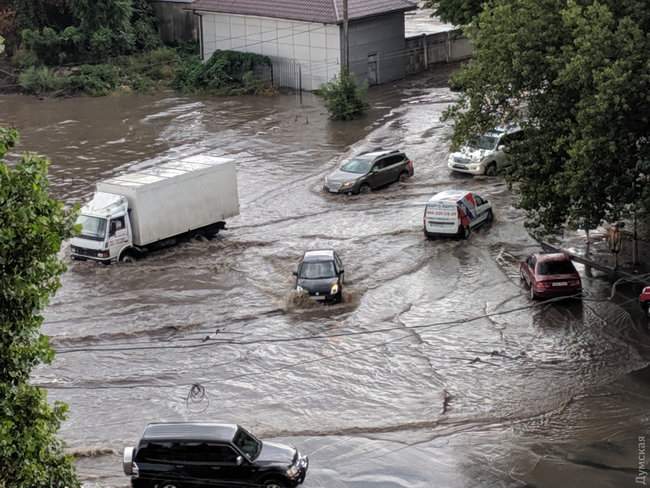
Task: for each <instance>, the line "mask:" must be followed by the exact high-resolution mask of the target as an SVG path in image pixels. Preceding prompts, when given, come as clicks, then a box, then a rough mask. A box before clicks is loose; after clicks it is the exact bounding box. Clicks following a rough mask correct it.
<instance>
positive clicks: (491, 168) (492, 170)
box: [485, 161, 497, 176]
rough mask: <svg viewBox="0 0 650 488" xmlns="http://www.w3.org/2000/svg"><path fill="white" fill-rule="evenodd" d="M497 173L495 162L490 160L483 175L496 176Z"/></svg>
mask: <svg viewBox="0 0 650 488" xmlns="http://www.w3.org/2000/svg"><path fill="white" fill-rule="evenodd" d="M496 175H497V163H495V162H494V161H492V162H491V163H490V164H488V165H487V167H486V168H485V176H496Z"/></svg>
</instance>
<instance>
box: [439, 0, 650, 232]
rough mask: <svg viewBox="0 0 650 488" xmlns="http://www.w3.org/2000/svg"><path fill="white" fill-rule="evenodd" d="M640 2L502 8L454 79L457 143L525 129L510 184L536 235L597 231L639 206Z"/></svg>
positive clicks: (480, 31)
mask: <svg viewBox="0 0 650 488" xmlns="http://www.w3.org/2000/svg"><path fill="white" fill-rule="evenodd" d="M646 7H647V5H645V3H644V2H641V1H638V0H603V1H600V2H598V1H589V0H586V1H582V2H580V3H578V2H575V1H569V2H567V1H566V0H495V1H494V3H493V4H492V5H490V6H489V7H488V8H486V10H485V11H484V12H483V13H482V14H481V15H480V16H479V19H478V21H477V23H476V24H474V25H473V26H471V27H470V28H469V29H468V31H469V33H470V35H471V37H472V39H473V43H474V49H475V51H474V58H473V60H472V62H471V63H470V64H469V65H467V67H465V68H464V69H463V70H461V72H459V74H458V75H457V76H456V77H455V79H454V84H455V85H456V86H457V87H459V88H460V89H461V90H462V91H461V98H460V101H459V102H458V103H457V104H456V105H455V106H454V107H453V108H452V109H451V110H450V111H449V112H448V114H447V115H448V116H449V117H451V118H453V119H454V121H455V132H454V145H458V144H459V143H461V141H463V140H466V139H467V138H468V137H471V136H472V135H476V134H478V133H480V132H482V131H485V130H486V129H488V128H490V127H493V126H495V125H498V124H504V123H518V124H520V125H522V126H524V128H525V130H526V134H527V137H526V140H525V141H523V142H522V143H521V144H517V145H516V146H513V147H512V148H511V151H512V153H513V154H512V157H513V160H514V161H515V163H516V164H515V165H514V166H513V169H512V171H511V173H510V174H509V178H510V181H511V182H512V183H517V184H518V188H519V190H520V196H521V198H520V205H521V206H522V208H524V209H525V210H526V211H527V214H528V220H529V225H530V226H531V227H534V228H538V229H540V230H543V231H545V232H552V231H555V230H558V229H559V228H561V227H562V226H564V225H566V224H569V225H573V226H578V227H583V228H585V229H587V230H588V229H590V228H593V227H595V226H596V225H598V224H599V223H600V222H602V221H603V220H609V221H613V220H616V219H619V218H620V217H621V216H625V215H626V212H628V211H629V208H630V206H631V205H633V204H634V203H635V202H634V199H635V198H636V196H635V193H636V192H635V191H633V190H634V188H635V182H636V181H637V180H638V178H639V177H640V171H639V170H638V163H639V161H645V160H648V151H649V146H648V144H649V141H648V134H650V126H649V115H650V96H648V93H650V62H649V58H648V56H647V53H648V50H649V49H650V35H649V27H650V13H649V12H648V9H647V8H646Z"/></svg>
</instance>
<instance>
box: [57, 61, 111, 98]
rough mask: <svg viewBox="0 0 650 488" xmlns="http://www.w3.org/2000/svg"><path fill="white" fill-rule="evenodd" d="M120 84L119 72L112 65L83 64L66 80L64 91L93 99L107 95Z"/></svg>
mask: <svg viewBox="0 0 650 488" xmlns="http://www.w3.org/2000/svg"><path fill="white" fill-rule="evenodd" d="M119 82H120V70H119V69H118V68H117V67H116V66H113V65H112V64H94V65H91V64H85V65H83V66H80V67H79V72H78V73H76V74H74V75H71V76H69V77H68V78H67V81H66V85H67V86H66V89H67V90H68V91H70V92H83V93H86V94H88V95H91V96H93V97H99V96H104V95H108V94H109V93H110V92H112V91H113V90H115V89H116V88H117V86H118V84H119Z"/></svg>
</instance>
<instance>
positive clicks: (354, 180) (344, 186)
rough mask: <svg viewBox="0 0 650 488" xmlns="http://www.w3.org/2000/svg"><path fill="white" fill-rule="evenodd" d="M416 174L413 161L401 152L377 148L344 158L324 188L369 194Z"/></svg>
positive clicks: (340, 191) (329, 190)
mask: <svg viewBox="0 0 650 488" xmlns="http://www.w3.org/2000/svg"><path fill="white" fill-rule="evenodd" d="M413 174H414V170H413V163H412V162H411V160H410V159H409V158H407V157H406V154H404V153H403V152H402V151H398V150H393V151H385V150H383V149H376V150H373V151H368V152H364V153H361V154H358V155H356V156H354V157H353V158H351V159H348V160H346V161H343V164H342V165H341V167H340V168H339V169H337V170H336V171H334V172H333V173H332V174H330V175H329V176H327V178H325V185H324V187H323V189H324V190H325V191H328V192H330V193H348V194H352V193H354V194H357V193H368V192H369V191H370V190H375V189H377V188H381V187H382V186H386V185H390V184H391V183H395V182H396V181H405V180H406V179H408V178H410V177H411V176H413Z"/></svg>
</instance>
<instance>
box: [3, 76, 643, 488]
mask: <svg viewBox="0 0 650 488" xmlns="http://www.w3.org/2000/svg"><path fill="white" fill-rule="evenodd" d="M447 75H448V73H447V72H439V73H437V74H428V75H425V76H422V77H418V78H413V79H409V80H405V81H402V82H400V83H397V84H393V85H390V86H384V87H379V88H375V89H373V90H371V92H370V96H371V103H372V110H371V111H370V113H369V114H368V116H367V117H365V118H364V119H362V120H360V121H355V122H349V123H334V122H331V121H329V120H328V119H327V114H326V112H325V110H324V108H323V106H322V104H321V102H320V101H319V99H317V98H315V97H312V96H309V95H306V96H305V97H304V99H303V104H302V105H301V104H300V101H299V99H298V98H296V97H295V96H294V95H281V96H278V97H273V98H253V97H251V98H247V97H241V98H196V97H181V96H178V95H176V94H174V93H172V92H169V93H164V94H161V95H158V96H137V95H123V96H114V97H106V98H75V99H46V100H39V99H37V98H29V97H22V96H3V97H0V119H1V121H2V123H3V125H5V124H12V125H15V126H16V127H17V128H19V129H20V131H21V141H22V144H21V146H20V150H32V151H36V152H40V153H44V154H47V155H48V156H49V157H50V158H51V159H52V166H51V178H52V186H53V191H54V193H55V194H56V196H57V197H59V198H61V199H63V200H65V201H66V202H69V203H73V202H81V201H83V200H84V199H86V198H88V197H89V196H90V195H91V194H92V192H93V188H94V184H95V183H96V182H97V181H98V180H100V179H103V178H106V177H109V176H111V175H115V174H119V173H121V172H125V171H129V170H132V169H136V168H139V167H142V166H143V164H151V162H152V161H153V162H156V161H163V160H167V159H173V158H178V157H183V156H187V155H190V154H195V153H201V152H208V153H210V154H214V155H226V156H228V157H232V158H234V159H235V160H236V161H237V166H238V179H239V193H240V199H241V215H240V216H239V217H237V218H234V219H232V220H231V221H230V222H228V226H229V229H228V230H226V231H224V232H223V233H221V234H220V235H219V236H218V238H216V239H213V240H205V239H197V240H192V241H190V242H185V243H182V244H180V245H178V246H175V247H171V248H168V249H165V250H163V251H160V252H156V253H154V254H150V255H148V256H147V257H146V258H144V259H141V260H139V261H137V262H135V263H131V264H124V265H122V264H120V265H112V266H101V265H95V264H93V263H83V262H80V263H77V262H75V263H69V264H70V266H69V270H68V271H67V272H66V274H65V275H64V277H63V287H62V289H61V290H60V291H59V293H58V294H57V295H56V297H55V298H54V299H53V300H52V302H51V304H50V306H49V307H48V308H47V310H46V314H45V315H46V323H45V326H44V328H45V332H46V333H47V334H48V335H50V336H51V338H52V344H53V346H54V347H55V348H56V349H57V350H58V351H59V353H58V355H57V357H56V360H55V361H54V363H53V364H52V365H51V366H48V367H42V368H39V369H38V370H37V371H36V373H35V375H34V382H35V383H37V384H39V385H42V386H43V387H45V388H47V389H48V391H49V397H50V399H51V400H62V401H65V402H67V403H68V404H69V406H70V415H69V419H68V421H67V422H66V423H65V424H64V426H63V428H62V430H61V435H62V437H63V438H64V439H65V440H66V442H67V443H68V445H69V447H70V448H71V449H72V450H73V451H74V452H76V453H77V454H82V455H85V457H81V458H80V459H79V461H78V469H79V473H80V476H81V478H82V479H83V480H84V483H85V484H86V486H88V487H90V486H101V487H109V486H111V487H112V486H120V487H121V486H128V479H127V478H126V477H125V476H124V475H123V474H122V473H121V464H120V462H121V450H122V448H123V447H124V446H127V445H133V444H134V443H135V442H137V440H138V438H139V435H140V434H141V433H142V430H143V428H144V426H145V424H146V423H147V422H150V421H169V420H214V421H225V422H237V423H240V424H242V425H244V426H246V427H248V428H249V429H250V430H251V431H252V432H254V433H256V434H257V435H258V436H261V437H264V438H274V439H278V440H281V441H284V442H288V443H291V444H294V445H296V446H297V447H298V448H299V449H300V450H301V451H302V452H304V453H306V454H308V455H309V456H310V461H311V466H310V471H309V473H308V476H307V480H306V482H305V484H304V486H305V487H306V488H314V487H322V488H338V487H355V488H356V487H359V488H361V487H369V488H380V487H381V488H393V487H409V488H431V487H449V488H453V487H474V486H476V487H479V486H480V487H511V486H512V487H518V486H535V487H553V488H555V487H562V486H571V487H578V486H589V487H595V486H598V487H600V486H602V487H624V486H630V487H631V486H633V485H634V479H635V477H636V476H637V474H638V471H637V467H638V437H639V436H643V435H648V434H649V433H650V418H649V415H648V413H649V411H650V409H649V408H648V405H649V399H650V388H649V385H650V374H649V373H648V372H647V369H644V368H646V367H647V365H648V362H649V361H648V358H649V357H650V354H649V349H648V346H649V345H650V343H649V341H648V336H647V332H646V330H645V324H644V323H643V322H639V321H638V320H637V318H638V317H637V318H635V317H634V315H630V313H629V312H628V311H629V310H630V309H631V308H634V307H631V305H634V303H633V302H631V301H630V300H628V301H626V299H625V298H620V297H619V298H617V299H616V300H614V301H608V300H606V298H607V297H608V296H609V287H608V285H607V284H606V283H604V282H602V281H598V280H591V279H589V278H584V283H585V288H586V292H587V299H586V300H585V301H584V303H583V304H582V305H581V304H579V303H562V304H553V305H538V306H531V302H529V300H528V299H527V296H526V293H525V291H524V290H523V289H522V287H521V285H520V282H519V275H518V268H517V266H518V260H519V259H521V258H522V257H524V256H525V255H526V254H527V253H529V252H533V251H536V250H538V247H537V244H536V243H535V241H534V240H533V239H531V238H530V237H529V235H528V234H527V232H526V231H525V229H524V225H523V224H524V219H523V214H522V213H521V212H520V211H519V210H517V209H516V208H515V207H514V204H515V199H514V197H513V195H512V193H511V192H510V191H509V190H508V188H507V186H506V185H505V183H504V182H503V181H502V180H500V179H498V178H496V179H485V178H475V179H472V178H467V177H463V176H457V175H451V174H450V173H449V171H448V170H447V168H446V158H447V155H448V146H449V143H448V137H449V134H450V128H449V125H448V124H447V123H443V122H441V121H440V116H441V114H442V113H443V111H444V110H445V108H447V107H448V106H449V104H450V103H451V102H453V100H454V95H453V94H452V93H451V92H450V91H449V89H448V88H447V86H446V79H447ZM379 146H382V147H384V148H388V147H399V148H402V149H404V150H405V151H406V153H407V154H408V156H409V157H410V158H411V159H412V160H413V161H414V164H415V177H414V178H412V179H411V180H410V181H408V182H407V183H399V184H395V185H392V186H390V187H389V188H386V189H383V190H380V191H377V192H373V193H371V194H369V195H362V196H352V197H347V196H337V195H328V194H324V193H323V191H322V182H323V177H324V176H325V175H326V174H327V173H328V172H329V171H331V170H333V169H334V168H335V167H336V165H337V164H338V163H339V162H340V160H341V159H342V158H343V157H345V156H346V155H349V154H351V153H353V152H356V151H360V150H364V149H369V148H374V147H379ZM143 161H148V163H143ZM450 187H456V188H463V189H471V190H476V191H477V192H479V193H481V194H482V195H484V196H485V197H487V198H488V199H489V200H490V201H491V202H492V203H493V205H494V207H495V209H496V210H495V213H496V219H495V222H494V223H493V225H492V226H491V227H490V228H485V229H481V230H480V231H477V232H475V233H474V234H473V235H472V236H471V238H470V239H469V240H468V241H457V240H449V241H446V240H436V241H427V240H425V239H424V236H423V233H422V214H423V205H424V203H425V202H426V200H427V199H428V198H429V197H430V196H431V195H432V194H433V193H435V192H437V191H440V190H443V189H447V188H450ZM316 248H334V249H336V250H337V251H338V252H339V254H340V255H341V256H342V260H343V262H344V264H345V267H346V284H347V289H346V290H347V291H346V297H345V301H344V303H342V304H340V305H336V306H317V305H314V304H311V303H304V302H302V301H301V300H295V299H293V297H292V296H291V293H290V289H291V287H292V283H293V281H292V278H293V277H292V274H291V273H292V271H293V270H294V269H295V266H296V264H297V262H298V260H299V258H300V257H301V255H302V253H303V252H304V251H305V250H307V249H316ZM192 385H200V387H198V388H195V391H198V392H199V394H197V395H190V391H191V388H192Z"/></svg>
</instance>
